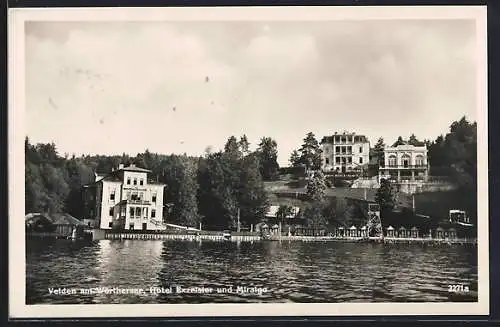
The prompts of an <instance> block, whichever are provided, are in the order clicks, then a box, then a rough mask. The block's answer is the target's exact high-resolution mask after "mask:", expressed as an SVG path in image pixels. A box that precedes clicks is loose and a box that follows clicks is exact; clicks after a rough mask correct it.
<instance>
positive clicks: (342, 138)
mask: <svg viewBox="0 0 500 327" xmlns="http://www.w3.org/2000/svg"><path fill="white" fill-rule="evenodd" d="M321 149H322V153H321V160H322V169H323V171H324V172H331V171H335V172H341V173H346V172H353V171H360V170H361V169H362V168H363V167H365V166H366V165H368V163H369V161H370V142H368V140H367V138H366V137H365V136H364V135H356V134H355V133H345V132H344V133H342V134H338V133H335V134H334V135H332V136H326V137H324V138H323V139H322V140H321Z"/></svg>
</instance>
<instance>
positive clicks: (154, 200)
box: [151, 193, 156, 203]
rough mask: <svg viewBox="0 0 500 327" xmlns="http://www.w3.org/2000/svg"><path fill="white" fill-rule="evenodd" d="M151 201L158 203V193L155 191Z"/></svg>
mask: <svg viewBox="0 0 500 327" xmlns="http://www.w3.org/2000/svg"><path fill="white" fill-rule="evenodd" d="M151 201H153V202H155V203H156V193H153V196H152V198H151Z"/></svg>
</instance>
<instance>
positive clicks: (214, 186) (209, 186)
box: [25, 117, 477, 229]
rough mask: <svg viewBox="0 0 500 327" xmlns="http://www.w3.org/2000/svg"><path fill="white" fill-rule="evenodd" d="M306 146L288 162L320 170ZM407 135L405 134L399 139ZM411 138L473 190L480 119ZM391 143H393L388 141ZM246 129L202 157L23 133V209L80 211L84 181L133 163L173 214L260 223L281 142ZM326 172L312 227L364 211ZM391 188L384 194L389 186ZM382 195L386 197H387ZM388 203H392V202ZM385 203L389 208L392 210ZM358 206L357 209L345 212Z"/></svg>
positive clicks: (310, 210) (435, 165)
mask: <svg viewBox="0 0 500 327" xmlns="http://www.w3.org/2000/svg"><path fill="white" fill-rule="evenodd" d="M303 141H304V143H303V145H302V146H301V147H300V148H299V149H298V150H295V151H293V153H292V154H291V160H290V161H291V166H293V167H298V166H304V167H306V169H309V170H313V171H314V170H317V169H318V168H319V165H320V162H321V160H320V158H321V157H320V155H321V148H320V145H319V143H318V141H317V140H316V138H315V136H314V134H313V133H312V132H310V133H308V134H307V135H306V137H305V138H304V140H303ZM401 141H403V138H402V137H400V138H398V140H396V141H395V144H396V143H397V142H401ZM407 142H408V143H415V144H426V145H427V147H428V156H429V161H430V165H431V175H436V176H445V177H447V178H449V179H450V180H451V181H452V182H453V183H455V184H457V185H458V187H459V188H460V189H461V190H463V193H464V194H466V195H468V196H469V195H470V196H473V197H476V185H477V171H476V162H477V125H476V123H475V122H474V123H471V122H469V121H468V120H467V119H466V118H465V117H462V118H461V119H460V120H458V121H455V122H453V123H452V124H451V125H450V128H449V132H448V133H447V134H446V135H440V136H438V137H437V138H436V139H435V140H434V141H429V140H424V141H419V140H418V139H417V138H416V137H415V135H413V134H412V135H410V137H409V138H408V141H407ZM391 145H393V144H391ZM384 146H385V143H384V140H383V138H379V139H378V141H377V142H376V144H375V145H374V146H373V147H372V151H371V152H372V156H373V157H374V158H376V159H377V160H381V158H382V156H383V147H384ZM249 148H250V144H249V142H248V139H247V137H246V136H245V135H242V136H241V137H239V138H237V137H235V136H231V137H229V138H228V139H227V141H226V143H225V146H224V149H222V150H221V151H217V152H211V151H209V150H207V151H206V153H205V154H204V155H203V156H199V157H193V156H187V155H178V154H170V155H166V154H158V153H151V152H150V151H148V150H145V151H144V152H143V153H139V154H137V155H136V156H130V155H128V154H125V153H124V154H122V155H115V156H109V155H96V156H90V155H82V156H79V157H76V156H75V155H72V156H69V155H68V154H64V155H60V154H59V153H58V151H57V148H56V145H55V144H54V143H49V144H44V143H37V144H32V143H31V142H30V140H29V138H28V137H26V139H25V159H26V160H25V211H26V212H27V213H28V212H68V213H69V214H71V215H73V216H74V217H77V218H83V216H84V214H85V213H84V208H83V201H82V187H83V185H85V184H88V183H91V182H93V181H94V179H95V173H99V174H103V173H106V172H109V171H111V170H112V168H116V167H118V165H119V164H120V163H123V164H125V165H128V164H131V163H135V164H136V165H137V166H140V167H144V168H147V169H150V170H151V171H152V173H151V174H150V178H151V179H154V180H155V181H159V182H162V183H164V184H166V185H167V186H166V188H165V192H164V203H166V204H171V206H170V207H171V208H172V209H171V211H170V212H168V220H169V221H170V222H172V223H178V224H183V225H187V226H198V224H199V223H200V222H202V223H203V225H204V226H206V227H207V228H214V229H221V228H232V227H234V226H235V225H236V220H237V216H238V211H239V214H240V221H241V223H242V225H243V226H249V225H250V224H255V223H258V222H259V221H261V220H262V219H263V218H264V215H265V213H266V211H267V209H268V207H269V205H270V200H269V194H267V193H266V190H265V188H264V181H271V180H276V179H278V178H279V171H280V167H279V165H278V163H277V158H278V145H277V143H276V141H275V140H273V139H272V138H270V137H262V138H261V139H260V143H259V144H258V145H257V148H256V150H255V151H250V150H249ZM326 187H327V186H326V184H325V178H324V176H323V174H321V173H316V174H315V175H314V177H313V178H311V179H310V180H309V181H308V184H307V196H308V199H309V203H308V205H307V206H306V207H305V208H303V209H304V210H302V211H301V215H302V216H303V218H305V220H306V222H307V224H308V225H310V226H317V227H321V226H327V225H329V224H332V223H342V224H343V223H347V221H343V220H349V221H350V220H351V219H352V218H349V217H354V216H359V212H356V210H355V208H354V209H353V208H351V207H350V206H348V205H346V203H345V201H344V200H343V199H337V200H336V201H333V202H332V201H331V200H328V199H325V197H324V190H325V188H326ZM388 190H390V188H389V189H387V188H385V187H384V188H382V189H381V190H380V193H381V194H379V196H378V199H379V201H380V202H381V204H383V206H384V208H386V209H387V207H388V206H389V207H390V206H391V205H392V202H391V200H390V199H391V197H392V196H393V195H392V194H390V191H388ZM383 192H385V193H389V194H385V193H383ZM382 202H383V203H382ZM389 209H390V208H389ZM389 209H387V210H389ZM288 210H289V208H285V207H283V208H280V211H279V215H280V216H283V217H284V216H286V215H287V211H288ZM353 210H354V211H355V212H353V213H352V214H348V212H351V211H353Z"/></svg>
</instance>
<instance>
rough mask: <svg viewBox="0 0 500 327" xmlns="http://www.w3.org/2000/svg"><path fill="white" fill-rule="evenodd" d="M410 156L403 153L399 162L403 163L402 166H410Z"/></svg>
mask: <svg viewBox="0 0 500 327" xmlns="http://www.w3.org/2000/svg"><path fill="white" fill-rule="evenodd" d="M410 160H411V158H410V156H409V155H407V154H403V156H402V157H401V164H402V165H403V167H405V168H407V167H409V166H410Z"/></svg>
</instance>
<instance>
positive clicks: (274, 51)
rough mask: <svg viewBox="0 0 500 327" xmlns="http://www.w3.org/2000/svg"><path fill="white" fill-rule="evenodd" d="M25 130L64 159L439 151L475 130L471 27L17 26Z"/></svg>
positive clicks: (283, 157)
mask: <svg viewBox="0 0 500 327" xmlns="http://www.w3.org/2000/svg"><path fill="white" fill-rule="evenodd" d="M25 33H26V35H25V36H26V38H25V51H26V53H25V60H26V61H25V69H26V80H25V83H26V84H25V92H26V111H25V112H26V114H25V117H26V130H27V135H28V137H29V138H30V140H31V142H32V143H36V142H54V143H55V144H56V146H57V149H58V151H59V153H60V154H64V153H68V154H73V153H74V154H76V155H80V154H108V155H112V154H121V153H123V152H125V153H128V154H130V155H135V154H137V153H139V152H143V151H144V150H145V149H148V150H149V151H151V152H158V153H163V154H170V153H178V154H182V153H187V154H191V155H200V154H203V153H204V152H205V150H206V149H207V147H211V148H212V150H213V151H216V150H218V149H221V148H222V147H223V146H224V143H225V142H226V140H227V139H228V137H229V136H231V135H235V136H237V137H239V136H241V135H243V134H246V135H247V137H248V139H249V141H250V143H251V148H252V149H254V148H255V147H256V145H257V144H258V143H259V139H260V138H261V137H264V136H267V137H272V138H273V139H275V140H276V142H277V144H278V156H279V157H278V162H279V164H280V165H281V166H285V165H288V159H289V157H290V153H291V152H292V150H294V149H297V148H299V147H300V145H301V144H302V139H303V138H304V137H305V135H306V134H307V133H308V132H313V133H314V134H315V135H316V137H317V139H318V140H320V139H321V138H322V137H323V136H326V135H332V134H334V133H335V132H343V131H348V132H355V133H358V134H362V135H366V136H367V137H368V138H369V140H370V142H371V143H372V145H373V144H374V143H375V142H376V141H377V139H378V138H379V137H383V138H384V139H385V140H386V142H387V143H392V142H394V141H395V140H396V139H397V137H398V136H399V135H402V136H403V137H404V138H407V137H408V136H409V135H411V133H414V134H415V135H416V136H417V137H418V138H420V139H435V138H436V137H437V136H438V135H440V134H444V133H446V132H447V131H448V130H449V126H450V124H451V123H452V122H453V121H455V120H458V119H460V118H461V117H462V116H464V115H465V116H466V117H467V118H468V119H469V120H471V121H475V120H476V111H477V109H476V107H477V106H476V95H477V94H476V57H475V56H476V31H475V22H474V21H473V20H449V19H447V20H391V21H387V20H376V21H372V20H358V21H326V22H325V21H322V22H314V21H311V22H307V21H306V22H304V21H301V22H298V21H297V22H292V21H290V22H283V21H275V22H273V21H263V22H255V21H248V22H245V21H241V22H238V21H236V22H235V21H233V22H223V21H220V22H187V21H185V22H182V21H181V22H27V23H26V25H25Z"/></svg>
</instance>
